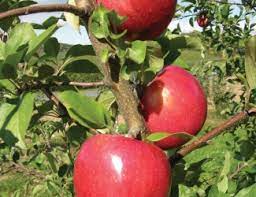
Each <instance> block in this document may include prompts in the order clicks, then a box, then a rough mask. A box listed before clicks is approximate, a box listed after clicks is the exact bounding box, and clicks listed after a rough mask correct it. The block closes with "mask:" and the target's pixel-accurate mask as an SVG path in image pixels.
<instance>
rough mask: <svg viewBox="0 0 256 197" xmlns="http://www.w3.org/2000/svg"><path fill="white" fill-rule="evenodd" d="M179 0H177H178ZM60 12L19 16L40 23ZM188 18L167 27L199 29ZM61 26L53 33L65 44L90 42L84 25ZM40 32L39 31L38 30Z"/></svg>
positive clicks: (62, 0)
mask: <svg viewBox="0 0 256 197" xmlns="http://www.w3.org/2000/svg"><path fill="white" fill-rule="evenodd" d="M179 1H181V0H178V2H179ZM37 2H38V3H41V4H49V3H66V2H67V0H37ZM232 2H237V3H239V2H240V0H232ZM60 15H61V13H57V12H56V13H50V14H49V13H40V14H32V15H27V16H22V17H20V18H21V20H22V21H23V22H33V23H39V24H40V23H42V22H43V21H44V20H46V19H47V18H48V17H49V16H60ZM188 19H189V18H184V19H182V20H177V19H173V21H172V22H171V23H170V25H169V28H170V29H171V30H173V29H175V28H176V27H177V25H178V23H180V27H181V30H182V32H184V33H189V32H192V31H195V30H196V31H201V28H200V27H199V26H198V25H197V24H196V23H195V27H191V26H190V24H189V20H188ZM61 25H62V27H61V28H60V29H59V30H57V32H56V33H55V34H54V37H56V38H57V39H58V40H59V42H61V43H66V44H72V45H73V44H90V40H89V38H88V35H87V33H86V30H85V28H84V27H81V29H80V32H78V31H75V30H74V29H73V28H72V27H71V26H70V25H69V24H67V23H65V22H61ZM39 32H40V31H39Z"/></svg>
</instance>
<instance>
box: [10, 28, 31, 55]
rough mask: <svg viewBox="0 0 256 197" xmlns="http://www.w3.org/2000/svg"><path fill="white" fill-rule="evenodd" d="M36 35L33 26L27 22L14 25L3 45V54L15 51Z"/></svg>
mask: <svg viewBox="0 0 256 197" xmlns="http://www.w3.org/2000/svg"><path fill="white" fill-rule="evenodd" d="M35 37H36V34H35V31H34V29H33V27H32V26H31V25H30V24H28V23H20V24H18V25H16V26H15V27H14V28H13V30H12V31H11V32H10V35H9V39H8V41H7V43H6V45H5V56H7V55H10V54H13V53H15V52H16V51H17V50H18V49H19V48H20V47H21V46H23V45H25V44H28V43H29V42H30V41H31V40H32V39H34V38H35Z"/></svg>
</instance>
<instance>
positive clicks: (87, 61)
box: [63, 55, 99, 73]
mask: <svg viewBox="0 0 256 197" xmlns="http://www.w3.org/2000/svg"><path fill="white" fill-rule="evenodd" d="M97 65H98V59H97V57H96V56H94V55H93V56H92V55H83V56H76V57H70V58H68V59H67V60H66V61H65V62H64V64H63V70H65V71H67V72H77V73H83V72H85V73H98V72H99V69H98V66H97Z"/></svg>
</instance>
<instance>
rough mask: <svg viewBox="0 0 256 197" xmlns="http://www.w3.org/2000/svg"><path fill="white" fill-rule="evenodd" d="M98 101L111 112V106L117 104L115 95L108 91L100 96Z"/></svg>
mask: <svg viewBox="0 0 256 197" xmlns="http://www.w3.org/2000/svg"><path fill="white" fill-rule="evenodd" d="M97 101H98V102H100V103H101V104H102V105H104V106H105V108H106V109H107V110H110V108H111V106H112V105H113V104H114V103H115V101H116V99H115V96H114V94H113V93H112V92H111V91H110V90H107V91H104V92H102V93H101V94H100V95H99V97H98V98H97Z"/></svg>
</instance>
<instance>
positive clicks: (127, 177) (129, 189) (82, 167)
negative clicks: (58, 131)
mask: <svg viewBox="0 0 256 197" xmlns="http://www.w3.org/2000/svg"><path fill="white" fill-rule="evenodd" d="M170 170H171V169H170V165H169V162H168V159H167V157H166V155H165V154H164V152H163V151H162V150H161V149H160V148H158V147H157V146H155V145H154V144H148V143H146V142H142V141H138V140H135V139H131V138H126V137H123V136H121V135H107V134H100V135H95V136H93V137H92V138H90V139H88V140H87V141H85V143H84V144H83V146H82V148H81V150H80V152H79V154H78V156H77V158H76V161H75V167H74V189H75V194H76V196H77V197H94V196H95V197H117V196H118V197H142V196H148V197H167V196H168V193H169V187H170V175H171V171H170Z"/></svg>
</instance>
